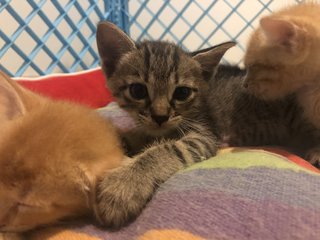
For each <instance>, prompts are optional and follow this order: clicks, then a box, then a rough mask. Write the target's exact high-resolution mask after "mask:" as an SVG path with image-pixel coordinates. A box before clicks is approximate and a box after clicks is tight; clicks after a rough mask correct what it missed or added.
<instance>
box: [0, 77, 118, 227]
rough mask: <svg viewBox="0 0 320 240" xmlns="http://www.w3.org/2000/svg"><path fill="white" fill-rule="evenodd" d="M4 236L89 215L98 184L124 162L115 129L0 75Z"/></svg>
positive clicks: (86, 111)
mask: <svg viewBox="0 0 320 240" xmlns="http://www.w3.org/2000/svg"><path fill="white" fill-rule="evenodd" d="M0 130H1V135H0V169H1V174H0V232H3V231H4V232H6V231H14V232H17V231H26V230H29V229H32V228H34V227H37V226H39V225H46V224H50V223H54V222H57V221H60V220H64V219H65V218H71V217H75V216H82V215H87V214H89V213H91V211H92V207H93V206H92V204H93V203H94V192H95V183H96V181H97V178H98V177H99V176H101V175H102V174H104V173H105V171H107V170H108V169H110V168H114V167H117V166H118V165H119V163H120V160H121V159H122V156H123V155H122V151H121V149H120V142H119V140H118V138H117V135H116V133H115V130H114V129H113V128H112V126H111V125H110V124H109V123H108V122H106V121H105V120H103V119H101V118H100V117H99V116H98V115H97V114H96V113H95V112H94V111H92V110H89V109H87V108H84V107H80V106H78V105H75V104H71V103H66V102H54V101H52V100H49V99H46V98H44V97H41V96H38V95H36V94H34V93H32V92H29V91H28V90H26V89H24V88H22V87H20V86H18V84H17V83H15V82H14V81H12V80H10V79H8V77H7V76H5V75H3V74H0Z"/></svg>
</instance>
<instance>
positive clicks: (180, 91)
mask: <svg viewBox="0 0 320 240" xmlns="http://www.w3.org/2000/svg"><path fill="white" fill-rule="evenodd" d="M190 95H191V88H188V87H177V88H176V89H175V90H174V93H173V98H174V99H176V100H178V101H185V100H187V98H188V97H189V96H190Z"/></svg>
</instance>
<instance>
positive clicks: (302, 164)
mask: <svg viewBox="0 0 320 240" xmlns="http://www.w3.org/2000/svg"><path fill="white" fill-rule="evenodd" d="M319 186H320V175H319V170H317V169H315V168H314V167H312V166H311V165H309V164H308V163H307V162H306V161H304V160H303V159H301V158H299V157H297V156H295V155H292V154H290V153H288V152H285V151H283V150H279V149H272V148H269V149H259V148H254V149H249V148H227V149H224V150H221V151H220V152H219V154H218V156H216V157H213V158H211V159H209V160H207V161H204V162H202V163H198V164H196V165H194V166H191V167H189V168H187V169H186V170H184V171H181V172H179V173H177V174H176V175H174V176H173V177H171V178H170V179H169V180H168V181H167V182H166V183H164V184H163V185H162V186H161V187H160V189H159V190H158V192H157V193H156V195H155V196H154V198H153V199H152V200H151V201H150V203H149V204H148V206H147V207H146V208H145V210H144V211H143V213H142V214H141V215H140V216H139V217H138V219H136V220H135V221H134V222H133V223H132V224H131V225H129V226H127V227H125V228H123V229H122V230H120V231H118V232H108V231H107V230H104V229H99V228H97V227H95V226H93V225H92V224H90V223H89V224H87V225H82V226H70V227H64V228H59V227H57V228H51V229H46V230H43V231H39V232H37V233H35V235H34V236H33V239H52V240H58V239H59V240H60V239H61V240H62V239H79V240H82V239H83V240H89V239H90V240H91V239H92V240H93V239H96V240H98V239H99V240H100V239H105V240H111V239H112V240H120V239H121V240H126V239H139V240H145V239H152V240H157V239H163V240H170V239H181V240H182V239H183V240H191V239H192V240H196V239H197V240H198V239H199V240H200V239H237V240H241V239H255V240H256V239H264V240H266V239H310V240H311V239H319V234H320V201H319V199H320V192H319Z"/></svg>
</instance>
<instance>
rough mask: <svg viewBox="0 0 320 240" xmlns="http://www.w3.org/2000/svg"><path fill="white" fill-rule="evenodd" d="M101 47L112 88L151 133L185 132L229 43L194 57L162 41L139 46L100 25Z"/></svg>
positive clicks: (104, 67) (99, 42) (117, 30)
mask: <svg viewBox="0 0 320 240" xmlns="http://www.w3.org/2000/svg"><path fill="white" fill-rule="evenodd" d="M97 44H98V50H99V54H100V57H101V60H102V67H103V69H104V72H105V74H106V77H107V84H108V87H109V88H110V89H111V91H112V93H113V95H114V96H115V97H116V99H117V102H118V103H119V105H120V106H121V107H122V108H124V109H126V110H127V111H128V112H129V113H131V115H132V116H133V117H134V119H135V120H136V122H137V124H138V127H140V128H142V130H143V131H146V133H148V134H151V135H155V136H163V134H167V133H169V132H170V131H171V130H174V129H175V130H176V129H179V128H180V130H182V131H183V130H184V129H183V127H189V126H190V125H191V122H192V121H193V119H194V118H195V116H198V115H199V111H201V109H200V107H199V106H200V105H201V104H202V103H201V102H202V101H203V99H202V96H204V95H205V94H206V91H207V83H206V80H209V78H210V77H211V75H212V74H213V72H214V69H215V67H216V66H217V64H218V63H219V61H220V59H221V58H222V56H223V54H224V53H225V51H227V50H228V49H229V48H230V47H232V46H234V45H235V44H234V43H232V42H229V43H224V44H221V45H219V46H216V47H212V48H209V49H206V50H203V51H199V52H198V53H194V54H189V53H186V52H184V51H183V50H182V49H181V48H179V47H178V46H177V45H175V44H172V43H168V42H161V41H145V42H142V43H140V44H137V45H136V44H135V43H134V42H133V41H132V40H131V39H130V38H129V37H128V36H126V35H125V34H124V33H123V32H122V31H121V30H120V29H118V28H117V27H116V26H115V25H113V24H111V23H108V22H103V23H100V24H99V25H98V31H97Z"/></svg>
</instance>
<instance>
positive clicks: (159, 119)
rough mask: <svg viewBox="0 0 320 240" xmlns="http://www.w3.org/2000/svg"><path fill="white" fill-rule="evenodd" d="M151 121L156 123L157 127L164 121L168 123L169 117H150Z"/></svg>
mask: <svg viewBox="0 0 320 240" xmlns="http://www.w3.org/2000/svg"><path fill="white" fill-rule="evenodd" d="M151 117H152V119H153V121H155V122H156V123H158V125H159V126H161V124H163V123H165V122H166V121H168V119H169V116H165V115H164V116H161V115H151Z"/></svg>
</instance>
